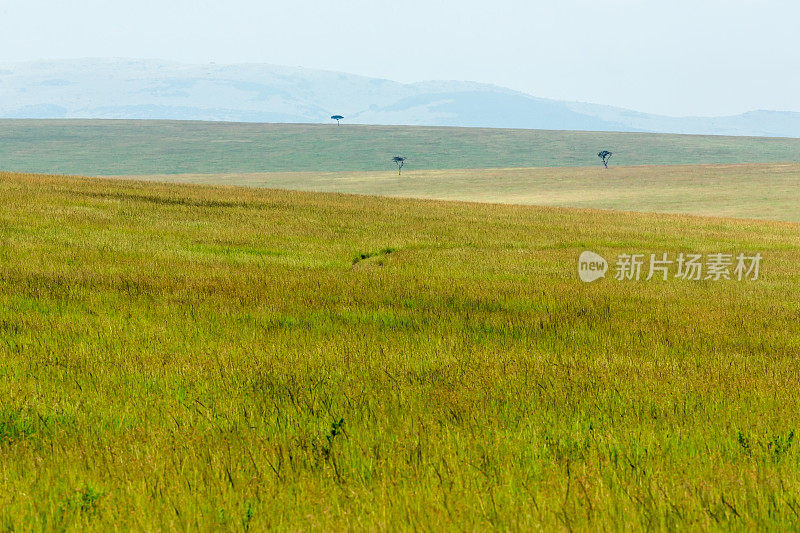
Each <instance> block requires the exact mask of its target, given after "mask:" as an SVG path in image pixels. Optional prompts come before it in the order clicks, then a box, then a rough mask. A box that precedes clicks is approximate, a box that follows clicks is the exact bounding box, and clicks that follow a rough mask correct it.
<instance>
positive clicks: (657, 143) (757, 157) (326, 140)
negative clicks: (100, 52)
mask: <svg viewBox="0 0 800 533" xmlns="http://www.w3.org/2000/svg"><path fill="white" fill-rule="evenodd" d="M603 149H608V150H611V151H613V152H614V153H615V155H614V157H613V159H612V164H613V165H615V166H616V165H619V166H631V165H677V164H701V163H704V164H712V163H724V164H729V163H773V162H784V161H794V162H800V139H768V138H752V137H751V138H748V137H714V136H695V135H658V134H647V133H597V132H569V131H537V130H500V129H495V130H493V129H480V128H428V127H401V126H355V125H343V126H341V127H336V126H335V125H333V124H330V125H328V124H325V125H299V124H233V123H207V122H205V123H204V122H170V121H102V120H84V121H80V120H61V121H59V120H54V121H42V120H0V168H2V169H3V170H9V171H20V172H38V173H55V174H79V175H92V176H94V175H141V174H186V173H189V174H191V173H200V174H229V173H253V172H292V171H307V172H346V171H380V170H391V168H392V167H393V165H392V163H391V158H392V157H393V156H395V155H404V156H406V157H408V167H407V169H408V170H438V169H475V168H511V167H513V168H521V167H552V166H598V165H599V160H598V158H597V156H596V154H597V153H598V152H599V151H600V150H603Z"/></svg>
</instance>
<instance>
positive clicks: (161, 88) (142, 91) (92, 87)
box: [0, 59, 800, 137]
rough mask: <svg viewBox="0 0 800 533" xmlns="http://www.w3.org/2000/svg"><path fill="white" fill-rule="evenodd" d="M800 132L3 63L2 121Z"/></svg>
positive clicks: (463, 91) (420, 92) (423, 94)
mask: <svg viewBox="0 0 800 533" xmlns="http://www.w3.org/2000/svg"><path fill="white" fill-rule="evenodd" d="M333 114H341V115H344V117H345V123H359V124H406V125H428V126H473V127H491V128H526V129H556V130H589V131H646V132H661V133H693V134H711V135H748V136H766V137H800V113H793V112H781V111H752V112H749V113H744V114H742V115H735V116H726V117H680V118H676V117H666V116H659V115H650V114H647V113H638V112H636V111H630V110H627V109H621V108H616V107H609V106H601V105H594V104H586V103H578V102H563V101H558V100H549V99H544V98H536V97H534V96H531V95H528V94H524V93H521V92H517V91H513V90H510V89H505V88H502V87H497V86H494V85H485V84H479V83H471V82H459V81H430V82H422V83H412V84H403V83H397V82H393V81H389V80H383V79H375V78H366V77H363V76H355V75H351V74H344V73H339V72H327V71H321V70H311V69H304V68H292V67H280V66H273V65H258V64H240V65H217V64H208V65H184V64H179V63H169V62H162V61H150V60H123V59H87V60H59V61H38V62H31V63H15V64H5V65H0V118H119V119H123V118H124V119H131V118H139V119H179V120H211V121H237V122H299V123H320V122H330V120H329V117H330V116H331V115H333Z"/></svg>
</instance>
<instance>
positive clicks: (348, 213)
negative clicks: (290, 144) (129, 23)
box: [0, 174, 800, 531]
mask: <svg viewBox="0 0 800 533" xmlns="http://www.w3.org/2000/svg"><path fill="white" fill-rule="evenodd" d="M0 202H2V209H0V377H1V379H0V398H2V405H1V406H0V528H2V529H4V530H12V529H13V530H25V529H48V530H49V529H58V530H63V529H65V530H90V531H91V530H94V531H106V530H109V529H139V530H161V529H163V530H171V529H191V530H195V529H200V530H246V529H252V530H263V529H266V528H275V529H292V530H305V529H325V530H342V529H400V530H404V529H430V530H483V529H488V528H497V529H507V530H530V529H542V530H571V529H583V528H592V529H598V530H604V529H618V530H621V529H624V530H644V529H674V530H685V529H705V528H708V529H733V530H746V529H754V528H759V529H790V530H796V529H797V528H798V527H799V526H800V514H799V513H800V501H798V498H800V450H799V449H798V444H797V442H796V433H797V430H798V427H799V426H800V418H799V416H800V415H798V413H800V395H798V394H797V383H798V379H799V378H800V357H799V356H800V334H799V333H798V331H797V324H798V321H800V294H798V291H797V287H798V283H800V271H799V270H798V265H799V264H800V231H798V230H799V229H800V226H798V225H797V224H793V223H786V222H766V221H760V222H758V221H752V220H735V219H721V218H720V219H712V218H699V217H690V216H670V215H655V214H633V213H619V212H609V211H592V210H578V209H560V208H548V207H525V206H514V205H495V204H491V205H490V204H470V203H458V202H441V201H431V200H413V199H392V198H385V197H369V196H354V195H341V194H330V193H326V194H323V193H308V192H288V191H277V190H268V189H255V188H236V187H209V186H189V185H176V184H163V183H145V182H133V181H122V180H96V179H86V178H70V177H54V176H50V177H48V176H32V175H21V174H0ZM586 249H591V250H594V251H596V252H598V253H600V254H603V255H604V256H606V257H613V256H615V255H617V254H620V253H631V252H636V253H647V254H649V253H663V252H669V253H677V252H680V251H686V252H689V251H692V252H702V253H714V252H725V253H739V252H747V253H754V252H760V253H762V254H763V256H764V264H763V266H762V272H761V277H760V279H758V280H756V281H742V282H739V281H720V282H713V281H699V282H686V281H681V280H676V279H673V278H671V279H669V280H668V281H658V280H653V281H649V282H645V281H641V282H635V281H627V282H622V281H615V280H613V279H605V280H601V281H598V282H596V283H594V284H583V283H581V282H580V281H579V280H578V278H577V274H576V263H577V258H578V255H579V254H580V253H581V252H582V251H583V250H586Z"/></svg>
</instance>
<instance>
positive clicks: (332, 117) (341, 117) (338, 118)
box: [331, 115, 344, 126]
mask: <svg viewBox="0 0 800 533" xmlns="http://www.w3.org/2000/svg"><path fill="white" fill-rule="evenodd" d="M343 118H344V117H343V116H342V115H331V120H335V121H336V125H337V126H338V125H339V121H340V120H342V119H343Z"/></svg>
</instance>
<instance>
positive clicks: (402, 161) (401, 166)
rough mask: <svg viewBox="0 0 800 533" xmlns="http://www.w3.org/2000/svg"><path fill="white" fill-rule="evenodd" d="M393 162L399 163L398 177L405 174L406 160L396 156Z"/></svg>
mask: <svg viewBox="0 0 800 533" xmlns="http://www.w3.org/2000/svg"><path fill="white" fill-rule="evenodd" d="M392 161H394V162H395V163H397V175H398V176H399V175H401V174H402V173H403V165H405V164H406V158H405V157H401V156H399V155H396V156H394V157H393V158H392Z"/></svg>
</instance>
